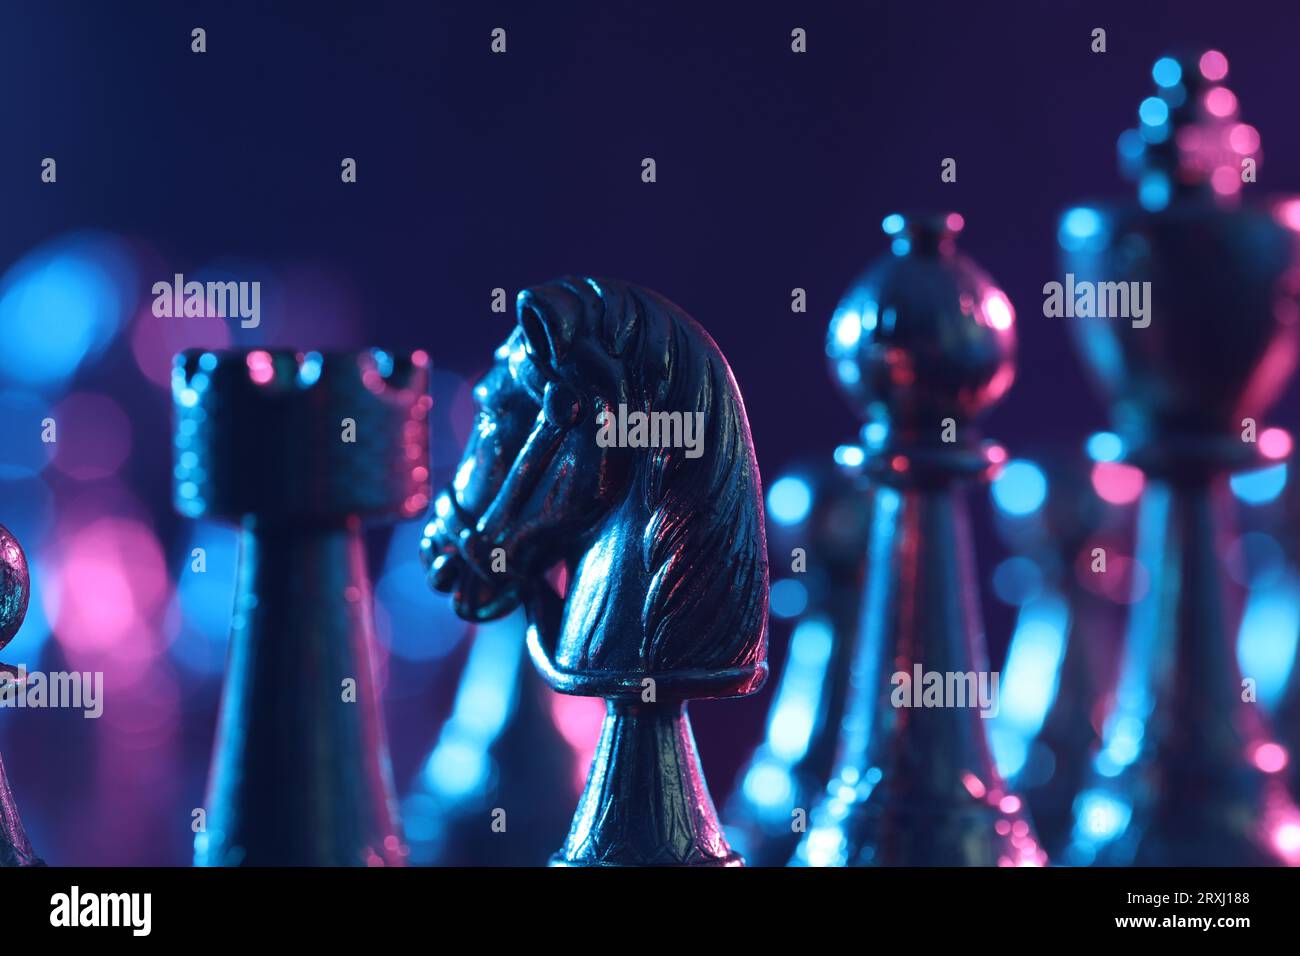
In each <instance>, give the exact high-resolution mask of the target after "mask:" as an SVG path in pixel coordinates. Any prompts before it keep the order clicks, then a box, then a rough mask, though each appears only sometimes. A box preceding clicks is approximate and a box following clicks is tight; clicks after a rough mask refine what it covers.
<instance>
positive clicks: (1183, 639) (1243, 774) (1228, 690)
mask: <svg viewBox="0 0 1300 956" xmlns="http://www.w3.org/2000/svg"><path fill="white" fill-rule="evenodd" d="M1226 73H1227V61H1226V59H1224V57H1223V56H1222V54H1220V53H1217V52H1215V51H1207V52H1205V53H1203V54H1201V55H1199V56H1181V57H1164V58H1162V59H1161V60H1160V61H1159V62H1157V64H1156V66H1155V68H1154V70H1153V76H1154V78H1155V81H1156V84H1157V88H1158V89H1157V94H1156V95H1155V96H1152V97H1149V98H1148V99H1147V100H1145V101H1144V102H1143V104H1142V107H1141V109H1140V110H1139V117H1140V119H1141V126H1140V128H1139V130H1137V131H1130V132H1128V133H1126V134H1124V136H1122V137H1121V139H1120V153H1121V156H1122V157H1123V159H1124V161H1125V164H1126V166H1127V168H1128V169H1129V170H1130V171H1131V172H1132V173H1133V176H1134V178H1135V179H1136V180H1137V183H1138V201H1137V202H1136V203H1133V204H1128V205H1125V204H1116V205H1110V206H1096V207H1093V206H1087V207H1079V208H1075V209H1071V210H1069V211H1068V212H1066V213H1065V215H1064V216H1063V218H1062V220H1061V227H1060V232H1059V241H1060V244H1061V247H1062V252H1063V264H1064V268H1065V270H1066V272H1067V274H1072V275H1073V276H1074V281H1075V283H1076V285H1079V284H1080V283H1092V284H1098V283H1109V284H1111V285H1110V288H1119V289H1141V288H1145V289H1147V290H1149V294H1147V296H1146V300H1147V309H1146V314H1145V315H1144V316H1142V317H1141V318H1140V319H1139V318H1137V317H1134V318H1132V320H1130V317H1129V316H1128V315H1113V314H1111V315H1106V317H1099V316H1098V314H1097V310H1095V309H1087V310H1085V309H1078V310H1076V317H1075V318H1074V320H1073V324H1072V330H1073V332H1074V333H1075V339H1076V342H1077V344H1078V347H1079V351H1080V353H1081V354H1082V356H1083V358H1084V361H1085V363H1086V364H1087V366H1088V367H1089V369H1090V370H1091V372H1092V373H1093V375H1094V377H1095V378H1096V379H1097V381H1098V382H1099V383H1100V387H1101V389H1102V391H1103V392H1104V394H1105V395H1106V397H1107V398H1108V400H1109V403H1110V406H1111V413H1112V418H1113V420H1114V426H1115V430H1116V431H1117V432H1118V433H1119V434H1120V436H1121V437H1122V438H1123V439H1124V446H1125V449H1126V457H1127V460H1128V461H1129V462H1130V463H1131V464H1133V465H1136V466H1137V467H1139V468H1141V469H1142V470H1143V472H1145V475H1146V483H1145V488H1144V490H1143V493H1142V498H1141V501H1140V503H1139V513H1138V532H1137V547H1136V559H1137V561H1138V562H1139V563H1140V564H1141V566H1142V567H1143V568H1144V569H1145V572H1146V579H1147V580H1146V581H1145V582H1143V590H1142V592H1141V593H1140V595H1139V594H1138V593H1137V592H1135V595H1134V596H1135V597H1136V598H1137V600H1136V603H1134V604H1133V606H1132V608H1131V612H1130V616H1129V622H1128V632H1127V636H1126V641H1125V646H1124V652H1123V660H1122V662H1121V665H1120V672H1119V678H1118V682H1117V685H1116V694H1115V700H1114V705H1113V707H1112V709H1111V711H1110V713H1109V714H1108V716H1107V718H1106V722H1105V725H1104V728H1103V733H1102V744H1101V748H1100V750H1099V751H1098V753H1097V755H1096V758H1095V760H1094V773H1093V776H1092V781H1091V784H1090V786H1089V788H1088V789H1087V790H1086V791H1085V792H1084V793H1082V794H1081V795H1080V797H1079V799H1078V801H1077V802H1076V807H1075V809H1076V819H1075V826H1074V833H1073V837H1072V841H1071V847H1070V850H1069V854H1068V857H1067V860H1066V862H1071V863H1079V864H1086V863H1091V862H1097V863H1103V864H1108V865H1122V864H1129V863H1132V864H1136V865H1184V866H1186V865H1218V866H1223V865H1254V864H1266V863H1277V862H1283V861H1290V862H1300V847H1298V846H1297V844H1296V841H1295V839H1294V837H1295V834H1296V832H1297V827H1298V826H1300V820H1298V818H1297V816H1296V811H1295V808H1294V807H1293V806H1292V804H1291V801H1290V799H1289V798H1288V796H1287V794H1286V792H1285V787H1284V786H1283V785H1282V781H1281V780H1280V779H1279V774H1278V773H1277V771H1278V770H1280V769H1281V768H1280V766H1279V764H1278V761H1277V759H1276V757H1277V753H1278V746H1277V744H1275V743H1272V742H1271V741H1270V740H1269V739H1268V736H1267V732H1266V729H1265V727H1264V723H1263V718H1262V715H1261V712H1260V710H1259V706H1260V705H1259V704H1257V703H1253V702H1248V701H1247V700H1246V698H1247V697H1248V694H1247V693H1246V689H1245V688H1244V687H1243V683H1242V679H1241V677H1242V675H1241V673H1240V671H1239V669H1238V664H1237V651H1236V643H1237V642H1236V635H1237V630H1238V629H1237V624H1236V622H1237V620H1238V618H1239V612H1240V599H1241V595H1240V593H1239V592H1238V590H1237V589H1236V588H1235V587H1234V586H1233V585H1232V582H1231V580H1230V578H1229V575H1228V574H1227V573H1226V570H1225V567H1224V564H1223V547H1224V544H1225V543H1226V542H1227V541H1228V540H1229V535H1228V531H1229V526H1230V521H1229V508H1230V505H1231V501H1230V497H1229V495H1228V489H1227V476H1228V475H1229V473H1231V472H1232V471H1235V470H1239V469H1242V468H1244V467H1248V466H1250V465H1251V464H1254V463H1256V462H1257V461H1259V458H1258V454H1259V452H1258V449H1259V445H1258V444H1257V443H1256V442H1255V441H1254V440H1253V438H1252V436H1253V435H1254V434H1255V433H1256V431H1257V430H1262V428H1263V416H1264V413H1265V412H1266V411H1267V410H1268V407H1269V405H1270V404H1271V403H1272V402H1273V400H1274V399H1275V398H1276V397H1277V395H1278V394H1279V392H1280V390H1281V389H1282V387H1283V385H1284V384H1285V382H1286V380H1287V378H1288V376H1289V375H1290V373H1291V371H1292V369H1293V368H1294V365H1295V353H1296V340H1297V332H1300V326H1298V325H1297V321H1296V318H1297V315H1300V306H1298V304H1297V301H1298V300H1297V297H1296V288H1295V284H1294V275H1295V272H1294V269H1295V253H1294V240H1293V236H1292V235H1291V234H1290V233H1289V232H1288V230H1287V229H1285V228H1284V227H1283V226H1281V225H1280V224H1278V223H1277V222H1276V221H1275V220H1274V219H1273V218H1272V217H1271V216H1270V215H1269V214H1268V213H1266V212H1262V211H1261V212H1257V211H1252V210H1249V209H1245V208H1239V207H1237V206H1236V205H1235V201H1236V199H1237V198H1238V193H1239V192H1240V191H1241V190H1242V189H1243V183H1242V176H1241V171H1242V168H1243V163H1242V160H1243V158H1245V159H1250V158H1251V156H1252V154H1253V153H1254V151H1255V150H1256V149H1257V147H1258V135H1257V134H1255V133H1254V130H1253V128H1251V127H1248V126H1245V124H1243V123H1241V122H1240V121H1239V119H1238V117H1237V113H1236V97H1235V96H1234V95H1233V94H1232V93H1231V92H1230V91H1228V89H1227V87H1225V86H1224V85H1223V84H1222V81H1223V79H1224V76H1225V75H1226ZM1251 188H1254V187H1251ZM1080 287H1081V288H1086V286H1080ZM1095 287H1096V288H1098V289H1101V288H1103V287H1102V286H1100V285H1096V286H1095ZM1079 313H1082V314H1079ZM1088 313H1092V314H1088ZM1101 314H1102V315H1105V314H1106V313H1105V312H1102V313H1101Z"/></svg>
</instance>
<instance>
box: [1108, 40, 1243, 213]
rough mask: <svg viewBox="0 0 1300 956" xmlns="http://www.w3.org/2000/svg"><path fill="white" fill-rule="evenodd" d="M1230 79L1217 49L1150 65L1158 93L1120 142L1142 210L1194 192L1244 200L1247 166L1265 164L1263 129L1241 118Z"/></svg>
mask: <svg viewBox="0 0 1300 956" xmlns="http://www.w3.org/2000/svg"><path fill="white" fill-rule="evenodd" d="M1227 76H1228V58H1227V57H1225V56H1224V55H1223V54H1222V53H1220V52H1219V51H1218V50H1197V51H1183V52H1179V53H1174V54H1171V55H1167V56H1162V57H1161V58H1160V59H1158V60H1156V62H1155V64H1154V65H1153V66H1152V68H1151V78H1152V80H1153V81H1154V82H1155V91H1154V92H1153V93H1152V94H1151V95H1150V96H1148V97H1146V98H1145V99H1144V100H1142V102H1141V104H1140V105H1139V106H1138V111H1137V112H1138V125H1137V126H1136V127H1134V128H1132V129H1128V130H1125V131H1124V132H1123V133H1122V134H1121V135H1120V138H1119V143H1118V146H1119V159H1120V169H1121V171H1122V172H1123V173H1124V175H1125V176H1126V177H1127V178H1129V179H1131V180H1133V181H1134V182H1136V183H1137V187H1138V200H1139V202H1140V203H1141V204H1142V206H1143V207H1145V208H1147V209H1150V210H1158V209H1163V208H1164V207H1165V206H1167V205H1168V204H1169V203H1170V201H1171V200H1172V199H1174V198H1176V197H1184V196H1193V195H1208V196H1211V197H1213V198H1214V199H1216V200H1217V201H1219V202H1221V203H1230V202H1233V201H1235V200H1236V199H1237V198H1238V196H1239V194H1240V193H1241V188H1242V183H1243V178H1242V165H1243V161H1245V160H1250V161H1251V162H1252V163H1255V162H1258V159H1259V131H1258V130H1256V129H1255V127H1253V126H1251V125H1249V124H1247V123H1243V122H1242V121H1241V118H1240V112H1239V108H1238V102H1237V96H1236V94H1235V93H1233V91H1232V90H1231V89H1230V88H1229V87H1228V86H1227V84H1226V82H1225V80H1226V79H1227Z"/></svg>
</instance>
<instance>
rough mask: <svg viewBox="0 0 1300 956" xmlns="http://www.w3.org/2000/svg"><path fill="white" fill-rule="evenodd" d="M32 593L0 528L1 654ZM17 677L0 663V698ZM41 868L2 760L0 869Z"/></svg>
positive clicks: (14, 542) (20, 559) (22, 559)
mask: <svg viewBox="0 0 1300 956" xmlns="http://www.w3.org/2000/svg"><path fill="white" fill-rule="evenodd" d="M31 590H32V589H31V580H30V578H29V575H28V570H27V555H25V554H24V553H23V549H22V546H21V545H20V544H19V543H18V539H17V538H15V537H14V536H13V535H12V534H11V533H10V531H9V529H8V528H6V527H5V526H4V525H0V650H4V647H5V645H6V644H8V643H9V642H10V641H12V640H13V639H14V635H15V634H17V633H18V628H19V627H21V626H22V623H23V618H24V617H25V616H26V614H27V601H28V598H29V597H30V596H31ZM17 677H18V670H17V668H14V667H10V666H7V665H5V664H3V663H0V694H3V693H5V691H6V688H9V687H11V686H12V682H13V680H14V679H16V678H17ZM43 865H44V864H43V863H42V862H41V860H40V858H39V857H37V855H36V853H35V852H34V851H33V850H32V844H31V841H30V840H28V839H27V831H26V830H24V829H23V821H22V818H20V817H19V816H18V804H17V802H16V801H15V800H14V794H13V790H11V789H10V787H9V780H8V778H7V777H6V776H5V766H4V760H3V759H2V758H0V867H3V866H43Z"/></svg>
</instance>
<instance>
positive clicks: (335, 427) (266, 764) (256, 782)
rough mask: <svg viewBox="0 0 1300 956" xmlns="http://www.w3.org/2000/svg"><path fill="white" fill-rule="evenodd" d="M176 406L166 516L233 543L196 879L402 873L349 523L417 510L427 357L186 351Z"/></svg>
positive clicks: (361, 559) (420, 505) (367, 616)
mask: <svg viewBox="0 0 1300 956" xmlns="http://www.w3.org/2000/svg"><path fill="white" fill-rule="evenodd" d="M172 391H173V396H174V398H175V463H176V465H175V487H174V500H175V505H176V508H177V510H178V511H180V512H181V513H182V514H183V515H186V516H188V517H213V518H219V519H224V520H227V521H233V522H238V523H239V527H240V554H239V567H238V572H237V584H236V594H235V610H234V619H233V621H232V624H231V635H230V653H229V664H228V668H229V670H228V673H227V676H226V683H225V689H224V693H223V698H222V706H221V721H220V726H219V728H218V733H217V742H216V751H215V754H214V756H213V760H212V774H211V778H210V781H209V790H208V796H207V804H206V808H205V809H206V811H207V821H206V832H200V833H199V835H198V837H197V838H196V840H195V862H196V863H197V864H198V865H207V866H233V865H253V866H256V865H268V864H270V865H321V866H325V865H375V864H400V863H401V862H402V860H403V856H404V852H405V848H404V846H403V844H402V838H401V834H400V829H399V826H398V822H397V814H396V810H395V805H394V799H393V788H392V781H391V779H390V777H391V770H390V767H389V761H388V749H387V744H386V742H385V737H384V728H383V724H382V722H381V719H380V709H379V701H378V700H377V697H376V693H375V689H374V687H373V685H372V682H371V676H370V659H369V654H370V646H371V643H372V640H373V635H374V622H373V618H372V603H371V588H370V578H369V574H368V573H367V569H366V563H365V552H364V547H363V542H362V538H361V523H362V520H363V519H367V518H370V519H380V520H385V519H387V520H391V519H393V518H408V517H412V516H414V515H416V514H419V513H420V512H421V511H423V509H424V508H425V506H426V505H427V504H428V500H429V491H430V488H429V484H428V476H429V473H428V424H427V414H428V409H429V405H430V399H429V397H428V395H427V391H428V357H427V356H426V355H425V354H424V353H423V352H416V353H414V355H411V356H394V355H392V354H390V353H387V352H382V351H380V350H378V349H374V350H368V351H363V352H359V353H355V354H349V353H330V354H324V355H322V354H319V353H314V352H312V353H305V354H304V353H297V354H295V353H294V352H290V351H272V352H268V351H262V350H256V351H238V352H235V351H231V352H205V351H198V350H194V351H188V352H185V353H183V354H181V355H179V356H177V357H176V363H175V369H174V371H173V376H172Z"/></svg>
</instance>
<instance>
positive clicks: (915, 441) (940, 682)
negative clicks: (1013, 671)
mask: <svg viewBox="0 0 1300 956" xmlns="http://www.w3.org/2000/svg"><path fill="white" fill-rule="evenodd" d="M883 225H884V229H885V232H886V233H887V234H889V235H890V237H891V241H892V251H891V254H889V255H886V256H885V257H883V258H882V259H880V260H878V261H877V262H875V263H874V264H873V265H872V266H871V267H870V268H869V269H868V270H867V272H866V273H865V274H864V275H863V276H862V277H861V278H860V279H859V280H858V282H857V283H856V284H855V285H854V286H853V288H852V289H851V290H850V291H849V292H848V294H847V295H846V296H845V297H844V299H843V300H842V301H841V302H840V304H839V306H838V307H837V309H836V311H835V314H834V316H833V318H832V320H831V328H830V336H829V340H828V353H829V357H830V364H831V370H832V373H833V374H834V376H835V379H836V381H837V383H838V384H839V385H840V386H841V387H842V389H843V390H844V392H845V394H846V395H847V396H848V398H849V399H850V401H851V402H852V403H853V405H854V407H855V409H857V410H858V411H859V412H860V413H861V414H862V416H863V418H864V419H865V420H866V426H865V428H864V429H863V441H864V445H865V455H866V461H865V464H864V468H865V473H866V474H867V475H868V476H869V478H870V479H871V481H872V483H873V492H872V494H873V501H872V504H871V512H872V526H871V531H870V538H869V543H868V546H867V553H866V591H865V594H864V597H863V603H862V607H861V614H860V617H859V625H858V633H857V642H856V644H857V646H856V649H855V652H854V662H853V669H852V676H851V684H850V689H849V705H848V706H849V710H848V714H847V716H846V717H845V720H844V724H843V728H842V731H841V737H840V743H839V754H838V758H837V765H838V769H837V771H836V773H835V774H834V776H833V777H832V779H831V782H830V785H829V787H828V788H827V792H826V795H825V797H824V798H823V800H822V803H821V805H820V806H819V807H818V808H817V810H816V811H815V813H814V814H813V819H812V826H811V828H810V829H809V831H808V832H807V833H806V834H805V835H804V838H803V840H802V841H801V842H800V845H799V848H798V850H797V853H796V858H795V862H797V863H801V864H807V865H813V866H866V865H969V866H991V865H1013V864H1038V863H1042V862H1044V861H1045V858H1044V855H1043V853H1042V851H1041V850H1040V849H1039V847H1038V845H1037V843H1036V842H1035V839H1034V836H1033V832H1032V830H1031V828H1030V826H1029V823H1028V821H1027V820H1026V819H1025V818H1024V815H1023V813H1022V806H1021V801H1020V798H1019V797H1017V796H1015V795H1014V794H1012V793H1010V792H1008V790H1007V788H1006V786H1005V784H1004V783H1003V782H1002V780H1001V779H1000V778H999V776H998V773H997V770H996V768H995V766H994V763H993V759H992V757H991V754H990V749H989V743H988V738H987V733H986V721H985V719H984V718H985V717H986V716H991V714H992V712H993V711H994V710H995V709H996V699H997V698H996V694H997V691H996V685H994V683H993V680H994V675H993V674H992V673H991V672H990V670H989V665H988V661H987V659H986V658H987V652H986V649H985V646H984V633H983V624H982V621H981V617H980V610H979V607H978V599H977V593H978V589H977V585H976V578H975V569H974V554H973V550H972V544H971V535H970V528H969V517H968V515H967V512H966V507H965V504H964V502H963V500H962V497H961V490H960V487H959V485H960V482H961V481H962V480H963V479H979V478H984V477H987V476H990V475H992V474H994V473H995V472H996V470H997V468H998V466H999V464H1000V463H1001V462H1002V461H1004V460H1005V453H1004V452H1003V450H1002V449H1001V448H1000V447H998V446H996V445H992V444H986V443H984V442H983V441H982V440H981V439H980V436H979V434H978V433H977V431H976V427H975V419H976V417H977V416H978V415H979V414H980V413H981V412H983V411H984V410H986V409H987V408H988V407H990V406H991V405H993V404H994V403H996V402H997V401H998V400H1000V399H1001V398H1002V397H1003V395H1005V394H1006V392H1007V390H1008V389H1009V388H1010V387H1011V382H1012V380H1013V378H1014V377H1015V364H1014V355H1015V341H1016V340H1015V331H1014V324H1015V319H1014V313H1013V311H1012V308H1011V303H1010V302H1009V301H1008V299H1007V297H1006V295H1005V294H1004V293H1003V292H1002V291H1001V290H1000V289H998V287H997V286H996V285H994V283H993V281H992V280H991V279H990V278H989V277H988V276H987V275H986V274H985V273H984V272H983V270H981V269H980V268H979V267H978V266H976V265H975V263H973V262H972V261H971V260H970V259H968V258H967V257H965V256H964V255H962V254H960V253H959V252H957V250H956V248H955V237H956V234H957V232H958V231H959V230H960V229H961V227H962V219H961V217H960V216H959V215H957V214H956V213H951V214H948V215H946V216H936V217H911V216H909V217H903V216H899V215H891V216H888V217H886V219H885V220H884V223H883ZM982 715H983V716H982Z"/></svg>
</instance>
